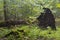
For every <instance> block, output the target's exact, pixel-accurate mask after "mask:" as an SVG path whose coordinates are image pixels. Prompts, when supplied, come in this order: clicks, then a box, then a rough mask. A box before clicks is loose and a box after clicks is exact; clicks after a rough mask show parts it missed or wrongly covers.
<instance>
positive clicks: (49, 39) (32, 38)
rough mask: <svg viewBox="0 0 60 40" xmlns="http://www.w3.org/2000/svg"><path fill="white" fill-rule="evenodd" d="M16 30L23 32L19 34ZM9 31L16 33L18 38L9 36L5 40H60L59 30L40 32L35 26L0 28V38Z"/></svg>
mask: <svg viewBox="0 0 60 40" xmlns="http://www.w3.org/2000/svg"><path fill="white" fill-rule="evenodd" d="M18 30H24V32H20V31H18ZM11 31H13V32H17V33H18V35H17V36H18V37H15V36H16V35H12V34H11V35H9V36H8V37H6V38H7V39H6V40H60V28H57V30H56V31H54V30H51V29H50V28H48V29H47V30H42V29H40V28H39V27H38V26H36V25H21V26H18V27H12V28H10V29H9V28H0V38H2V37H4V36H5V35H6V34H8V33H10V32H11Z"/></svg>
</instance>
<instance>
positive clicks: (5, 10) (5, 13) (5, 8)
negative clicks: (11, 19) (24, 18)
mask: <svg viewBox="0 0 60 40" xmlns="http://www.w3.org/2000/svg"><path fill="white" fill-rule="evenodd" d="M3 3H4V6H3V8H4V20H5V21H7V20H8V18H7V5H6V0H3Z"/></svg>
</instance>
